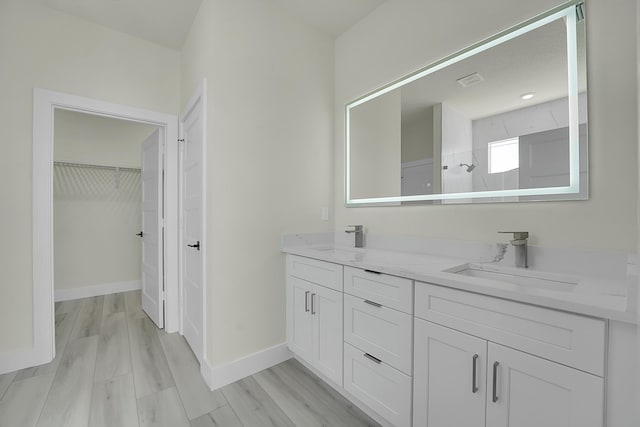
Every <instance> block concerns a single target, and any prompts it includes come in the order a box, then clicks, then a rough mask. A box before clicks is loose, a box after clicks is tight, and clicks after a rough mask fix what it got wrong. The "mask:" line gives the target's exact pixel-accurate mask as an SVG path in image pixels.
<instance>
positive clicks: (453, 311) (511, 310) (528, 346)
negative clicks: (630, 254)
mask: <svg viewBox="0 0 640 427" xmlns="http://www.w3.org/2000/svg"><path fill="white" fill-rule="evenodd" d="M415 313H416V317H419V318H422V319H425V320H429V321H431V322H434V323H438V324H440V325H444V326H448V327H451V328H453V329H457V330H459V331H463V332H467V333H469V334H471V335H475V336H478V337H482V338H485V339H487V340H489V341H493V342H495V343H498V344H503V345H506V346H509V347H512V348H516V349H519V350H522V351H525V352H527V353H530V354H534V355H537V356H540V357H543V358H545V359H550V360H553V361H555V362H558V363H562V364H564V365H568V366H572V367H574V368H577V369H581V370H584V371H587V372H591V373H593V374H595V375H599V376H603V375H604V356H605V329H606V328H605V326H606V323H605V321H604V320H601V319H594V318H591V317H585V316H581V315H577V314H571V313H565V312H562V311H557V310H552V309H548V308H542V307H538V306H533V305H529V304H523V303H519V302H515V301H508V300H503V299H500V298H495V297H490V296H486V295H479V294H474V293H472V292H465V291H459V290H456V289H451V288H446V287H443V286H436V285H431V284H428V283H419V282H418V283H416V293H415Z"/></svg>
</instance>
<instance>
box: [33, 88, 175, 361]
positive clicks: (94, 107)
mask: <svg viewBox="0 0 640 427" xmlns="http://www.w3.org/2000/svg"><path fill="white" fill-rule="evenodd" d="M56 112H66V113H69V114H71V113H76V114H81V113H82V114H90V115H94V116H99V117H102V118H110V119H119V120H125V121H129V122H135V123H142V124H146V125H149V126H152V127H154V128H157V129H158V131H156V132H154V133H155V134H156V135H157V140H158V141H159V142H160V143H161V148H160V151H159V152H158V153H157V156H156V159H157V161H158V163H157V164H158V168H156V171H155V172H156V173H157V174H158V179H157V182H156V184H157V185H158V189H159V190H158V191H159V192H162V193H164V200H163V201H162V202H159V204H160V208H159V211H160V212H162V214H163V215H164V217H163V218H162V219H160V220H159V221H158V222H159V225H164V236H163V238H162V237H159V236H158V242H159V245H158V252H159V253H161V254H162V255H160V256H162V257H163V258H164V269H163V270H164V271H163V272H160V273H159V274H158V277H160V278H163V280H164V283H166V285H167V286H166V288H165V289H164V291H162V290H160V291H159V292H160V293H162V294H163V297H164V313H165V316H164V327H165V330H166V331H167V332H176V331H178V329H179V326H180V325H179V323H180V322H179V321H180V308H179V299H180V298H179V289H178V287H179V286H178V283H179V277H178V270H179V269H178V242H179V227H178V216H179V209H178V205H179V201H178V200H179V198H178V187H179V179H178V169H179V167H178V166H179V162H178V117H177V116H174V115H169V114H163V113H156V112H152V111H147V110H142V109H137V108H133V107H128V106H123V105H118V104H113V103H109V102H104V101H98V100H93V99H88V98H83V97H78V96H74V95H68V94H62V93H57V92H52V91H48V90H43V89H34V139H33V141H34V147H33V148H34V157H33V174H34V176H33V179H34V181H33V185H34V187H33V195H34V196H33V320H34V325H33V326H34V327H33V331H34V350H33V352H32V357H30V358H29V359H30V360H28V361H25V363H28V364H29V366H34V365H39V364H43V363H47V362H49V361H50V360H52V359H53V357H54V355H55V338H54V337H55V335H54V322H53V312H54V275H53V274H54V260H53V252H54V233H53V231H54V230H53V226H54V225H53V200H54V197H53V196H54V194H53V192H54V182H53V181H54V179H53V177H54V168H55V167H54V129H55V127H54V124H55V114H56ZM160 153H162V155H160ZM138 158H140V157H138ZM159 159H162V160H159ZM61 163H62V162H61ZM66 163H73V162H66ZM87 165H89V166H87ZM85 166H87V167H86V168H85V169H84V170H85V172H86V171H87V169H89V168H90V166H91V164H90V163H86V164H85ZM93 166H107V167H109V166H112V165H105V164H96V165H93ZM59 167H65V166H62V165H59ZM66 167H68V168H69V167H71V166H66ZM75 167H79V166H77V165H76V166H75ZM80 167H81V166H80ZM128 169H135V168H128ZM102 171H103V172H104V171H105V169H102ZM112 172H114V173H115V175H112V177H111V178H112V179H110V182H111V183H112V184H114V185H115V184H119V185H120V184H124V183H123V182H122V181H120V183H118V182H117V179H123V175H122V172H124V171H121V173H120V175H119V178H118V174H117V172H118V171H117V169H115V170H112ZM127 172H133V171H127ZM86 238H87V239H91V236H90V235H89V236H86ZM158 313H160V311H159V310H158Z"/></svg>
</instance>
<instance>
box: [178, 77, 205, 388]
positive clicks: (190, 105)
mask: <svg viewBox="0 0 640 427" xmlns="http://www.w3.org/2000/svg"><path fill="white" fill-rule="evenodd" d="M198 103H199V104H200V107H201V108H200V111H201V114H202V152H201V159H202V177H201V178H202V183H201V185H202V240H201V241H202V248H201V251H202V284H201V285H202V325H201V331H202V344H201V345H202V354H196V355H195V356H196V358H197V359H198V362H200V368H201V371H202V370H203V369H205V367H206V366H208V362H207V221H206V218H207V79H202V80H201V81H200V83H199V84H198V87H196V89H195V91H194V92H193V95H192V96H191V98H190V99H189V101H187V104H186V105H185V107H184V108H183V109H182V113H181V114H180V118H179V122H178V126H179V141H180V144H183V143H186V141H184V138H185V135H184V131H183V123H184V118H185V117H186V116H188V115H189V113H190V112H191V111H192V110H193V109H194V108H195V107H196V105H198ZM183 162H184V158H183V150H182V148H181V147H180V146H179V147H178V236H179V242H178V243H179V244H178V260H179V261H178V283H179V301H180V303H179V307H180V314H179V325H180V335H183V332H184V330H183V321H184V302H183V298H182V297H183V290H184V283H183V280H182V279H183V276H182V273H183V268H184V265H183V259H184V258H183V257H184V251H185V244H186V242H184V239H183V232H182V227H183V225H184V219H183V212H182V196H183V194H182V193H183V188H184V187H183V185H184V182H183V181H184V179H183V178H184V177H183V166H184V164H183ZM192 350H193V349H192ZM194 354H195V352H194ZM203 376H205V378H206V375H205V374H204V373H203Z"/></svg>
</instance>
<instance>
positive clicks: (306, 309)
mask: <svg viewBox="0 0 640 427" xmlns="http://www.w3.org/2000/svg"><path fill="white" fill-rule="evenodd" d="M304 312H305V313H308V312H309V291H305V292H304Z"/></svg>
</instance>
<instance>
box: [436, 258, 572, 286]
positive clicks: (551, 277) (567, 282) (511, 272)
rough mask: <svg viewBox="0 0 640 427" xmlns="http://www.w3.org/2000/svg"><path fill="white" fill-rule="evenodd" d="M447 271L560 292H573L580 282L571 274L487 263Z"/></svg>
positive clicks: (466, 265) (467, 265)
mask: <svg viewBox="0 0 640 427" xmlns="http://www.w3.org/2000/svg"><path fill="white" fill-rule="evenodd" d="M446 271H447V272H449V273H455V274H461V275H463V276H468V277H477V278H479V279H488V280H493V281H497V282H506V283H510V284H512V285H517V286H520V287H523V288H537V289H547V290H551V291H558V292H571V291H573V290H574V289H575V287H576V285H577V284H578V281H577V280H576V279H575V278H573V277H571V276H565V275H560V274H553V273H544V272H539V271H531V270H525V269H520V268H507V267H496V266H493V265H491V266H489V265H486V264H471V263H469V264H463V265H460V266H458V267H454V268H450V269H448V270H446Z"/></svg>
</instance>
